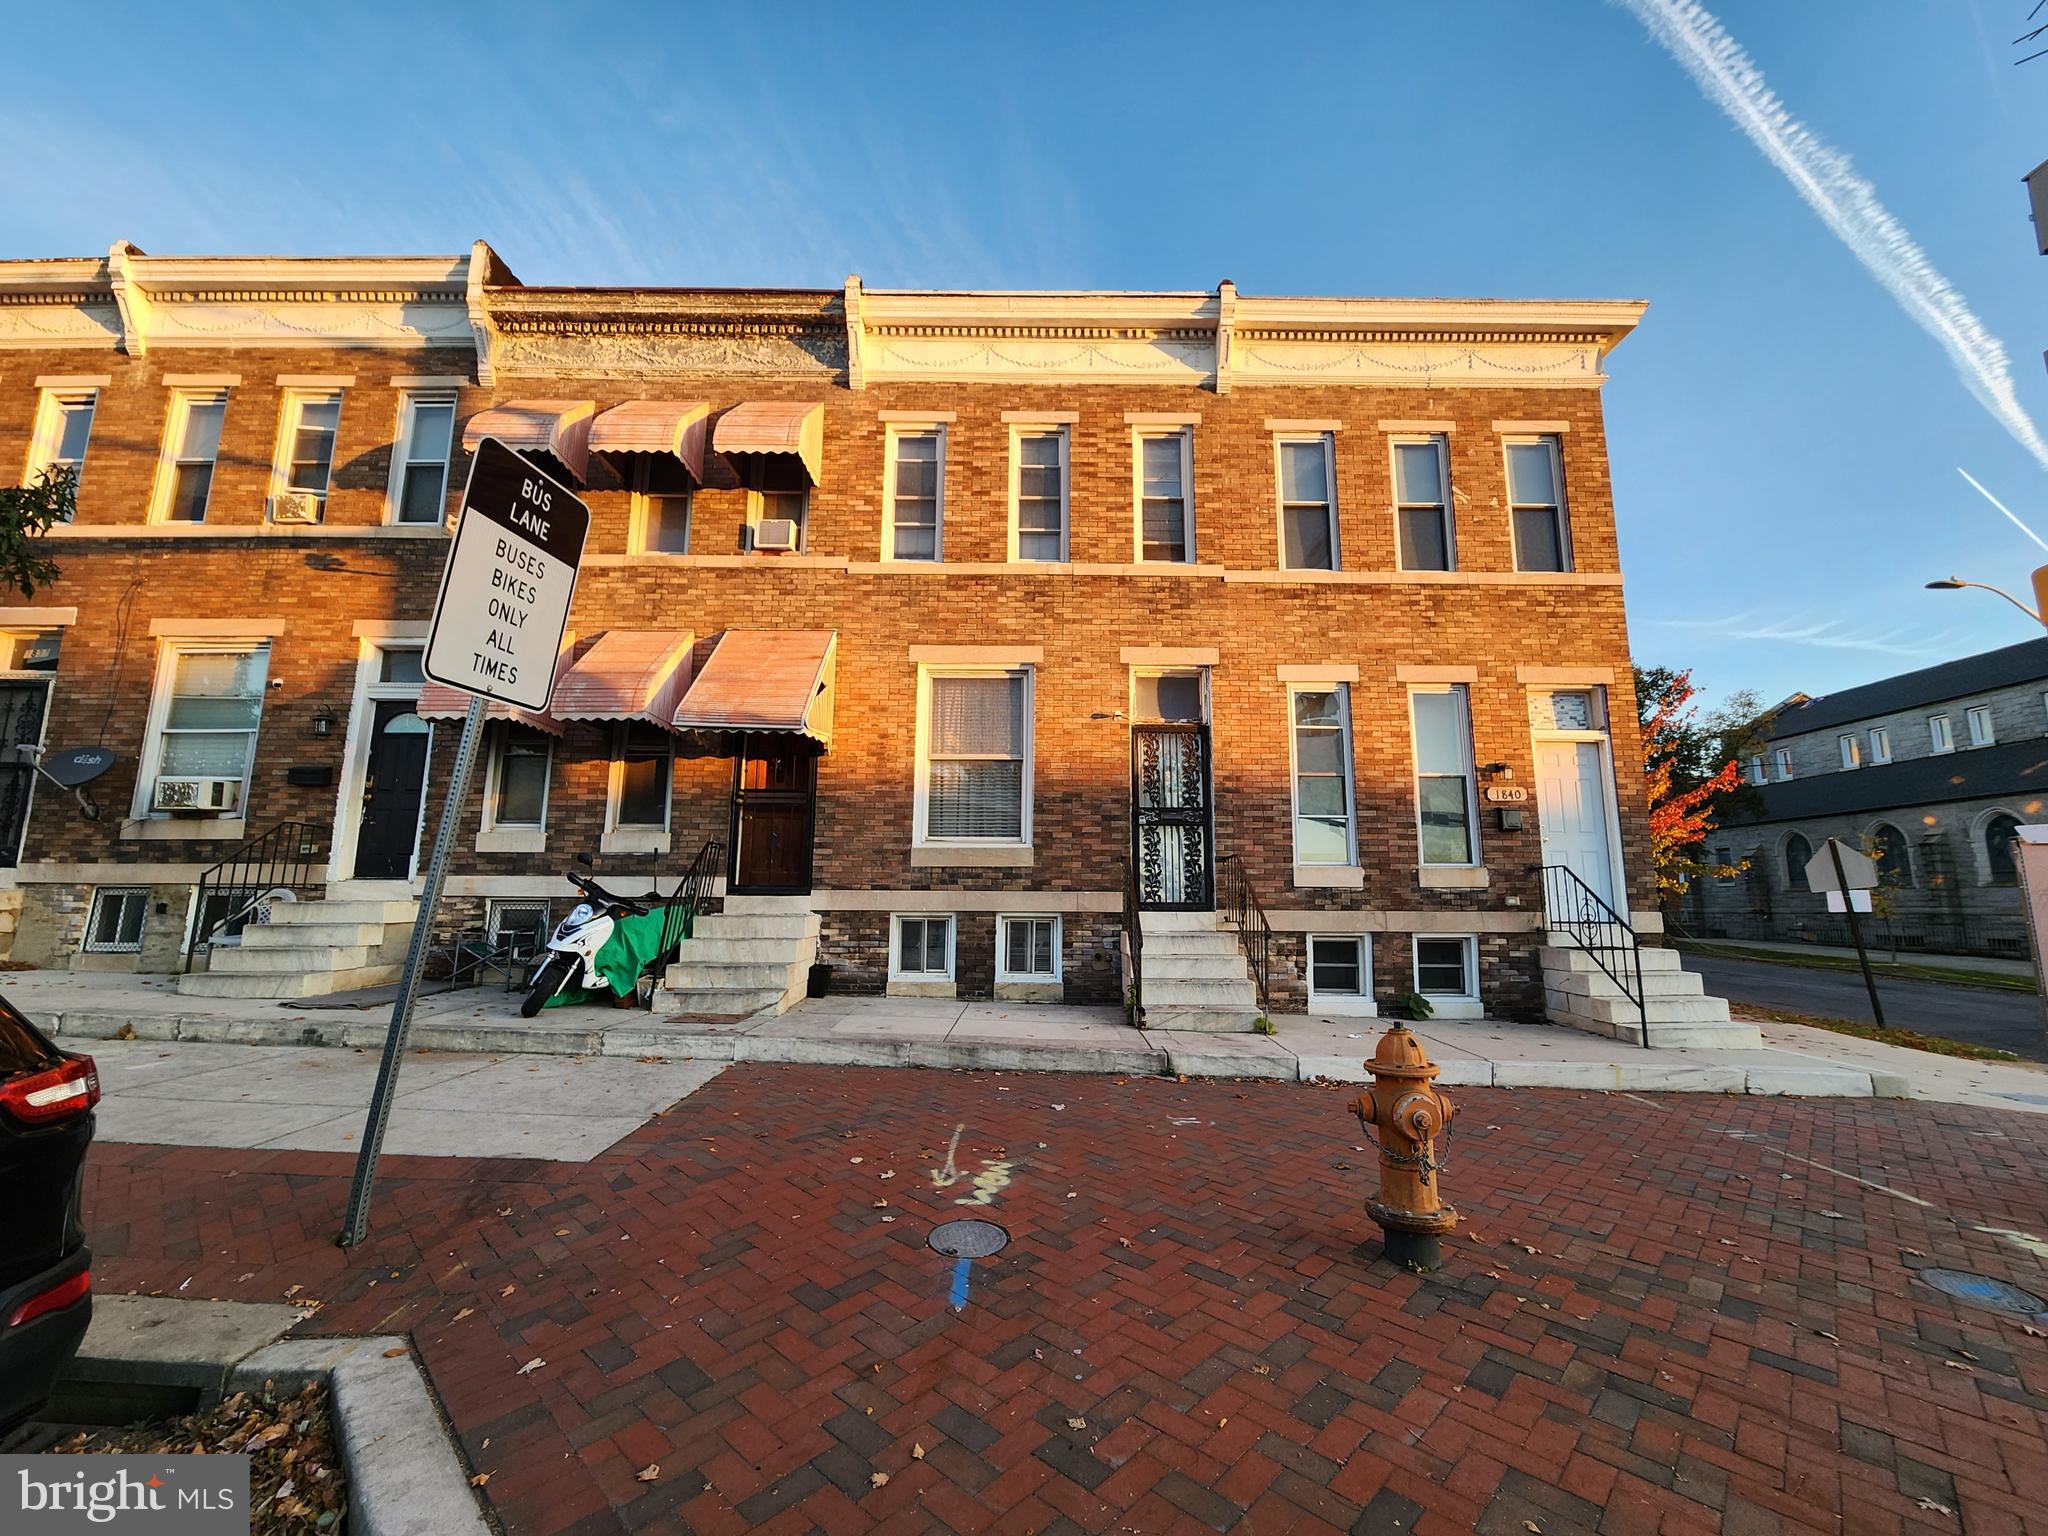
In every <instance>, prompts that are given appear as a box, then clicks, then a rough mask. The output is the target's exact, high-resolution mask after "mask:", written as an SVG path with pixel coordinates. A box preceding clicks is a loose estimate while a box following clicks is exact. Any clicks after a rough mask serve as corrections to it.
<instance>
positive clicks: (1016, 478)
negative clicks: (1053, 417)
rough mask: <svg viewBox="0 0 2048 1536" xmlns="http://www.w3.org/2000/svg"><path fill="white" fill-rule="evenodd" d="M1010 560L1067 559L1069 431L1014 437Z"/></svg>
mask: <svg viewBox="0 0 2048 1536" xmlns="http://www.w3.org/2000/svg"><path fill="white" fill-rule="evenodd" d="M1010 558H1011V559H1012V560H1042V561H1055V562H1056V561H1061V560H1064V559H1066V558H1067V429H1066V428H1065V427H1063V426H1050V427H1030V426H1018V427H1013V428H1012V429H1011V432H1010Z"/></svg>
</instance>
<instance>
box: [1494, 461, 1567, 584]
mask: <svg viewBox="0 0 2048 1536" xmlns="http://www.w3.org/2000/svg"><path fill="white" fill-rule="evenodd" d="M1507 452H1508V515H1509V516H1510V517H1511V518H1512V519H1513V522H1514V535H1515V569H1516V570H1518V571H1568V570H1570V569H1571V568H1572V548H1571V530H1570V527H1569V525H1568V524H1567V523H1566V521H1565V511H1564V473H1563V470H1562V468H1561V466H1560V463H1559V459H1558V451H1557V439H1556V438H1554V437H1511V438H1509V439H1508V440H1507Z"/></svg>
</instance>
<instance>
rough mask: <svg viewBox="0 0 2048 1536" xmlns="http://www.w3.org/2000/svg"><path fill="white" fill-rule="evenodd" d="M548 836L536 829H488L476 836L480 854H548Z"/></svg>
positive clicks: (540, 829)
mask: <svg viewBox="0 0 2048 1536" xmlns="http://www.w3.org/2000/svg"><path fill="white" fill-rule="evenodd" d="M547 850H548V834H547V832H546V830H545V829H542V828H534V827H510V828H497V827H492V828H487V829H485V830H484V831H482V832H479V833H477V835H476V851H477V852H478V853H546V852H547Z"/></svg>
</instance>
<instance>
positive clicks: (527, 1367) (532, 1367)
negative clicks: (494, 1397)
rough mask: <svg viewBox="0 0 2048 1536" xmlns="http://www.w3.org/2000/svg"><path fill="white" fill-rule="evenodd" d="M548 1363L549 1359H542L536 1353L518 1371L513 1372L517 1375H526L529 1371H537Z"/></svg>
mask: <svg viewBox="0 0 2048 1536" xmlns="http://www.w3.org/2000/svg"><path fill="white" fill-rule="evenodd" d="M546 1364H547V1361H545V1360H543V1359H541V1357H540V1356H539V1355H535V1356H534V1357H533V1358H532V1359H531V1360H529V1361H527V1362H526V1364H524V1365H522V1366H521V1367H519V1369H518V1370H517V1371H515V1372H513V1374H514V1375H515V1376H524V1375H526V1374H527V1373H528V1372H529V1371H537V1370H539V1369H540V1368H541V1367H542V1366H544V1365H546Z"/></svg>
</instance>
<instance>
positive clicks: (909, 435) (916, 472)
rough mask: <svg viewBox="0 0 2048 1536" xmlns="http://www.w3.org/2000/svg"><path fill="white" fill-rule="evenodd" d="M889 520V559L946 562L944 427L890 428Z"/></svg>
mask: <svg viewBox="0 0 2048 1536" xmlns="http://www.w3.org/2000/svg"><path fill="white" fill-rule="evenodd" d="M887 459H888V467H887V478H886V480H885V482H884V484H883V487H882V489H883V496H882V512H883V521H884V523H885V524H886V525H887V528H888V541H887V543H886V545H885V547H884V548H883V550H882V558H883V559H885V560H940V559H943V558H944V555H943V553H942V550H943V546H942V544H941V523H940V517H941V514H942V511H943V507H944V502H945V480H946V432H945V429H944V428H943V427H937V426H932V427H917V428H909V429H904V428H896V427H891V428H890V429H889V443H888V453H887Z"/></svg>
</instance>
